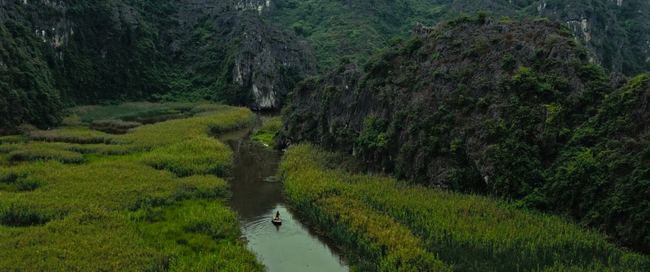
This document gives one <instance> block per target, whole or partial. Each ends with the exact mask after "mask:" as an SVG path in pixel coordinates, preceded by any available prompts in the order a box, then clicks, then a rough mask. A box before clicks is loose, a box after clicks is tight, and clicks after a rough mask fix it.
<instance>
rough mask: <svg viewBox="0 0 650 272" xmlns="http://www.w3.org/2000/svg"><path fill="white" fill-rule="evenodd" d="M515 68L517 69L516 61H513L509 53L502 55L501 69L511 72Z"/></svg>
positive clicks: (513, 58)
mask: <svg viewBox="0 0 650 272" xmlns="http://www.w3.org/2000/svg"><path fill="white" fill-rule="evenodd" d="M515 68H517V61H516V60H515V57H514V56H512V54H510V53H507V54H505V55H503V57H502V58H501V69H503V70H506V71H512V70H513V69H515Z"/></svg>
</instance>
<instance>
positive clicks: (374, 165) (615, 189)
mask: <svg viewBox="0 0 650 272" xmlns="http://www.w3.org/2000/svg"><path fill="white" fill-rule="evenodd" d="M524 30H528V31H524ZM566 30H567V28H566V27H565V26H563V25H559V24H555V23H551V22H549V21H547V20H538V21H511V20H502V19H498V20H497V19H495V18H493V17H490V16H486V15H485V14H484V13H479V14H477V16H476V17H473V18H472V17H469V16H461V17H458V18H456V19H454V20H451V21H447V22H444V23H442V24H441V25H440V26H438V27H436V28H432V29H425V30H423V31H421V32H418V33H416V34H418V35H414V36H413V37H412V38H411V39H408V40H405V39H394V40H392V41H391V43H390V46H388V47H386V48H383V49H381V50H378V52H377V53H376V54H373V55H372V56H371V57H370V59H369V60H368V62H367V63H366V65H365V66H364V67H363V70H362V69H360V68H358V67H357V66H355V65H353V64H350V63H346V62H345V61H344V60H342V61H341V64H340V65H339V67H337V68H333V69H330V70H328V72H327V73H326V74H325V75H324V76H321V77H312V78H308V79H306V80H305V81H303V82H302V83H301V84H299V85H298V87H297V88H296V90H295V91H294V94H293V97H292V101H293V104H292V105H290V106H289V107H287V109H286V110H285V111H284V112H285V114H284V118H283V121H284V122H285V124H284V125H283V130H282V132H281V134H282V136H281V137H280V141H281V142H282V141H284V143H297V142H311V143H315V144H318V145H320V146H322V147H324V148H326V149H328V150H336V151H341V152H346V153H349V154H353V155H354V156H355V157H357V159H359V160H360V161H362V162H363V163H364V164H365V166H366V167H367V169H368V170H370V171H372V172H383V173H390V174H394V175H395V176H396V178H398V179H401V180H408V181H409V182H411V183H414V184H420V185H424V186H428V187H437V188H443V189H452V190H454V191H457V192H465V193H480V194H485V195H490V196H497V197H501V198H503V199H506V200H507V201H511V202H512V203H513V204H514V205H517V206H519V207H522V208H529V209H534V210H536V211H541V212H544V213H549V214H556V215H560V216H563V217H566V218H569V219H571V220H575V222H578V223H579V224H580V225H582V226H584V227H586V228H593V229H596V230H598V231H602V232H604V233H607V235H608V236H609V239H611V241H613V242H615V243H616V244H618V245H620V246H624V247H628V248H633V249H634V250H637V251H639V252H643V253H647V252H650V242H649V240H648V237H650V229H648V227H647V226H646V225H647V224H646V223H647V222H648V220H649V219H650V218H649V217H648V216H649V213H648V212H647V211H648V210H650V208H649V207H650V203H648V202H647V201H645V200H643V197H642V196H643V195H645V193H646V192H647V189H646V188H645V187H647V179H648V177H647V175H646V174H645V173H646V171H645V169H646V168H647V165H646V163H645V161H646V160H647V157H646V149H647V141H646V138H647V137H646V134H647V133H646V132H647V128H646V127H647V126H646V123H647V119H648V116H647V114H646V113H645V112H646V108H647V102H645V101H646V100H647V98H646V97H647V90H648V89H649V84H648V83H647V82H648V78H649V76H648V75H647V74H642V75H640V76H638V77H635V78H633V79H631V80H629V82H627V83H626V81H625V79H624V80H622V81H620V80H619V81H617V82H614V83H613V82H611V81H610V78H609V77H608V76H607V74H606V72H605V71H604V69H603V68H602V67H599V66H597V65H595V64H593V63H591V62H590V61H589V55H588V52H587V50H586V48H585V47H583V46H581V45H580V44H579V43H576V41H575V40H574V39H573V37H572V34H571V33H570V32H568V31H566ZM617 84H618V85H617ZM612 86H621V88H619V89H618V90H615V91H613V87H612ZM350 101H353V103H351V102H350Z"/></svg>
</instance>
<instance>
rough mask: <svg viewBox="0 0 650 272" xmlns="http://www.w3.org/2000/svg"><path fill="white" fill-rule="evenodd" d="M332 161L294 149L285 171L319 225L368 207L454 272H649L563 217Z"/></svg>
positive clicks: (297, 199) (649, 262) (335, 224)
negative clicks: (350, 169)
mask: <svg viewBox="0 0 650 272" xmlns="http://www.w3.org/2000/svg"><path fill="white" fill-rule="evenodd" d="M331 157H332V156H331V155H329V154H326V153H324V152H323V151H319V150H318V149H316V148H315V147H313V146H309V145H300V146H292V147H291V148H290V149H289V150H288V151H287V152H286V153H285V157H284V159H283V161H282V163H281V166H280V171H281V175H282V177H283V178H284V182H285V192H286V194H287V196H288V198H289V199H290V200H291V201H292V202H294V203H296V206H297V207H298V208H299V210H300V211H301V213H304V214H307V215H308V216H307V217H308V218H312V220H317V219H314V218H313V217H311V216H309V214H313V213H316V212H321V213H322V212H323V211H321V210H325V211H324V213H341V212H340V211H336V210H343V213H350V214H354V213H352V211H354V209H356V208H354V207H358V206H362V205H366V206H367V207H369V208H368V211H370V212H371V213H372V214H376V215H378V216H384V217H388V218H391V219H393V220H395V223H396V224H399V225H401V226H403V227H405V228H407V229H409V230H410V231H411V232H412V234H413V235H414V236H416V237H418V238H419V239H421V240H422V245H421V248H424V249H426V251H427V252H429V253H430V254H433V255H434V256H437V257H438V258H439V259H440V260H442V261H443V262H444V263H446V264H449V265H451V266H452V267H453V269H454V270H461V271H485V270H488V271H517V270H532V271H539V270H549V271H560V270H590V271H593V270H608V271H613V270H617V271H618V270H625V271H649V270H650V259H649V258H648V257H647V256H642V255H639V254H635V253H631V252H628V251H625V250H623V249H619V248H617V247H615V246H614V245H612V244H609V243H607V242H606V239H605V237H604V236H603V235H601V234H599V233H596V232H593V231H590V230H584V229H581V228H579V227H578V226H576V225H573V224H570V223H567V222H565V221H564V220H562V219H560V218H557V217H554V216H548V215H541V214H537V213H532V212H528V211H525V210H519V209H516V208H514V207H512V206H511V205H508V204H505V203H502V202H499V201H497V200H494V199H490V198H487V197H483V196H476V195H462V194H457V193H449V192H444V191H435V190H429V189H426V188H421V187H415V186H408V185H405V184H402V183H400V182H398V181H396V180H394V179H392V178H388V177H377V176H372V175H353V174H349V173H346V172H344V171H341V170H332V169H328V168H326V167H324V166H325V165H332V164H333V163H332V162H331V161H328V158H331ZM331 202H338V204H336V205H337V206H333V205H335V204H332V203H331ZM346 203H347V204H346ZM354 203H356V204H354ZM327 209H330V210H332V211H327ZM367 213H368V212H367V211H366V212H363V213H360V216H367ZM319 223H322V224H323V226H325V228H326V229H335V230H336V229H337V228H341V227H340V225H346V224H348V223H346V221H345V220H343V219H341V217H339V218H337V219H336V220H330V221H326V222H319ZM365 229H366V230H367V231H369V232H378V233H380V232H381V231H382V228H377V229H369V228H365ZM377 235H379V234H377ZM338 236H339V237H344V236H341V235H338ZM340 242H341V243H342V244H350V241H345V240H344V241H340ZM360 247H363V246H362V245H360ZM375 254H376V253H375ZM370 256H373V255H372V254H370Z"/></svg>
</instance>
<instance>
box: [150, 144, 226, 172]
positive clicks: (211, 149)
mask: <svg viewBox="0 0 650 272" xmlns="http://www.w3.org/2000/svg"><path fill="white" fill-rule="evenodd" d="M142 162H144V163H145V164H147V165H149V166H151V167H154V168H156V169H165V170H168V171H170V172H172V173H174V174H176V175H177V176H180V177H185V176H190V175H197V174H213V175H217V176H222V177H223V176H225V175H226V174H227V173H228V169H230V168H231V167H232V164H233V159H232V151H231V150H230V148H229V147H228V146H227V145H225V144H223V143H221V142H219V141H217V140H216V139H213V138H207V137H201V138H196V139H191V140H186V141H182V142H179V143H176V144H172V145H169V146H164V147H159V148H156V149H154V150H152V151H151V152H149V153H147V154H146V155H144V157H143V158H142Z"/></svg>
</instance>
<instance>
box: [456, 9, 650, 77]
mask: <svg viewBox="0 0 650 272" xmlns="http://www.w3.org/2000/svg"><path fill="white" fill-rule="evenodd" d="M450 8H451V9H454V10H458V11H463V12H470V13H473V12H476V11H478V10H486V11H491V12H493V13H494V14H498V15H505V16H511V17H512V18H519V19H521V18H526V17H545V18H548V19H549V20H552V21H556V22H560V23H563V24H566V25H568V26H569V27H570V28H571V29H572V30H573V31H574V32H575V33H576V37H577V38H578V39H580V40H581V41H582V43H583V44H585V45H586V46H587V47H588V48H589V49H590V51H592V52H594V59H593V61H595V62H598V63H599V64H601V65H602V66H603V67H604V68H606V69H608V70H609V71H611V72H621V73H624V74H626V75H629V76H630V75H636V74H638V73H643V72H645V71H648V70H650V52H649V50H648V49H649V43H650V31H649V30H650V17H649V16H650V13H649V12H650V4H649V3H648V2H647V1H628V0H589V1H573V0H570V1H549V0H541V1H530V0H515V1H509V2H503V1H481V2H480V3H477V2H476V1H466V0H460V1H453V3H451V4H450Z"/></svg>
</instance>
